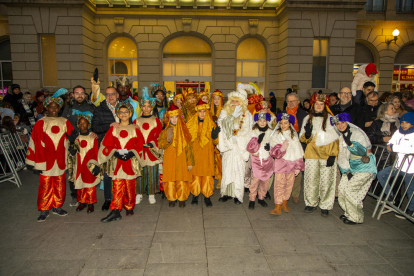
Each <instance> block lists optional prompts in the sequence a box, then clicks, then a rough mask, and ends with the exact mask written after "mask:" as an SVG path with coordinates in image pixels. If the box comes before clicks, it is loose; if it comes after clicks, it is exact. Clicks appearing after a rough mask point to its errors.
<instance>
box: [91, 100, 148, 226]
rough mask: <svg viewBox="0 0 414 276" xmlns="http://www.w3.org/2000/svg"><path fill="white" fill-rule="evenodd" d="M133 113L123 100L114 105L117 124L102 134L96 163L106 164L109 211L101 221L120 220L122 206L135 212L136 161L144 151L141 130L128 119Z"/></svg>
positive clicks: (137, 162)
mask: <svg viewBox="0 0 414 276" xmlns="http://www.w3.org/2000/svg"><path fill="white" fill-rule="evenodd" d="M133 112H134V109H133V107H132V106H131V105H130V104H129V103H126V102H120V103H118V104H117V105H116V114H117V116H118V117H119V119H120V121H121V122H120V124H119V127H116V128H115V127H113V126H112V127H111V128H110V129H109V130H108V132H107V133H106V134H105V138H104V139H103V141H102V145H101V147H100V148H99V155H98V161H99V164H103V163H105V162H108V163H107V164H106V168H105V170H106V173H107V174H108V176H109V177H111V178H112V202H111V212H110V213H109V215H108V216H107V217H105V218H103V219H101V222H111V221H115V220H120V219H122V216H121V211H122V207H123V208H124V209H125V210H126V215H127V216H130V215H133V214H134V207H135V194H136V180H135V179H136V178H137V177H138V176H140V175H141V165H140V163H139V160H140V153H141V152H142V151H143V144H144V140H143V139H142V133H140V130H139V129H138V128H137V127H136V126H135V125H134V124H129V120H130V118H131V116H132V114H133Z"/></svg>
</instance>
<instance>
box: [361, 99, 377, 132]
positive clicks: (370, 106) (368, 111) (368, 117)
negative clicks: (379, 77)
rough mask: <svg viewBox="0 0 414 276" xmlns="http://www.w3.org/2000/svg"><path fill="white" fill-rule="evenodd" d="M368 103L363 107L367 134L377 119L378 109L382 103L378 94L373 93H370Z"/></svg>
mask: <svg viewBox="0 0 414 276" xmlns="http://www.w3.org/2000/svg"><path fill="white" fill-rule="evenodd" d="M366 102H367V105H365V106H363V112H364V124H365V129H364V130H365V132H366V131H367V130H368V128H369V127H370V126H371V124H372V122H373V121H374V120H376V119H377V115H378V114H377V113H378V108H379V107H380V105H381V102H379V101H378V92H376V91H372V92H370V93H368V95H367V99H366Z"/></svg>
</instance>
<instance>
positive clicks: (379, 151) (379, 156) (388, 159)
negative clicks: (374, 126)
mask: <svg viewBox="0 0 414 276" xmlns="http://www.w3.org/2000/svg"><path fill="white" fill-rule="evenodd" d="M372 153H373V154H374V155H375V158H376V166H377V170H378V172H379V171H382V170H383V169H384V168H386V167H388V166H391V165H394V159H395V156H396V154H395V153H394V152H388V150H387V146H384V145H378V144H374V145H372ZM383 158H384V159H383ZM381 190H382V187H381V185H380V184H379V183H378V180H377V179H376V178H375V179H374V180H373V181H372V183H371V187H370V189H369V191H368V193H367V194H368V195H369V196H371V197H373V198H375V199H377V200H378V198H379V194H380V192H381Z"/></svg>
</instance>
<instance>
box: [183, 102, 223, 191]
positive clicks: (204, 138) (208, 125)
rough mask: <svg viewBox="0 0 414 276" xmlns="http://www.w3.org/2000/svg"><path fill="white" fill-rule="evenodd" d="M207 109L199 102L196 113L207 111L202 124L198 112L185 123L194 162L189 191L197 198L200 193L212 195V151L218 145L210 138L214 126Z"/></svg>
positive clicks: (216, 141)
mask: <svg viewBox="0 0 414 276" xmlns="http://www.w3.org/2000/svg"><path fill="white" fill-rule="evenodd" d="M208 109H209V106H208V104H204V103H203V102H201V100H200V101H199V103H198V105H197V107H196V111H198V110H206V111H207V112H206V115H205V118H204V120H203V122H200V121H199V118H198V112H196V113H195V114H194V115H193V117H192V118H191V119H190V120H189V121H188V122H187V127H188V130H189V132H190V134H191V145H192V148H193V154H194V162H195V165H194V167H193V169H192V170H191V173H192V183H191V185H190V190H191V193H192V194H193V195H194V196H198V195H199V194H200V192H201V193H202V194H203V195H204V197H206V198H209V197H211V196H212V195H213V193H214V179H213V176H214V150H215V145H217V143H218V139H216V140H213V139H212V138H211V131H212V130H213V128H215V127H216V124H215V123H214V122H213V118H212V117H211V115H210V112H209V110H208Z"/></svg>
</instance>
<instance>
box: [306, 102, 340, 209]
mask: <svg viewBox="0 0 414 276" xmlns="http://www.w3.org/2000/svg"><path fill="white" fill-rule="evenodd" d="M312 99H315V102H314V103H313V105H312V107H311V109H310V111H309V115H308V116H306V117H305V118H304V119H303V124H302V129H301V131H300V134H299V137H300V141H301V142H302V143H305V144H306V150H305V156H304V157H305V183H304V184H305V185H304V186H305V187H304V195H305V204H306V207H305V213H312V212H313V211H314V210H316V208H317V206H319V208H320V209H321V215H322V216H323V217H327V216H328V215H329V210H332V208H333V205H334V202H335V184H336V173H337V172H336V171H337V167H336V156H337V155H338V152H339V136H338V133H336V131H335V129H334V127H333V126H332V125H331V124H330V121H329V120H330V118H331V117H332V116H331V115H330V114H329V111H328V110H329V108H328V105H327V103H326V101H327V97H326V96H325V95H323V94H314V95H313V96H312Z"/></svg>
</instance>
